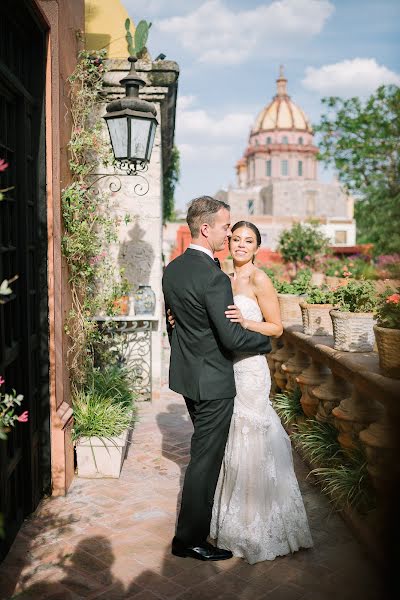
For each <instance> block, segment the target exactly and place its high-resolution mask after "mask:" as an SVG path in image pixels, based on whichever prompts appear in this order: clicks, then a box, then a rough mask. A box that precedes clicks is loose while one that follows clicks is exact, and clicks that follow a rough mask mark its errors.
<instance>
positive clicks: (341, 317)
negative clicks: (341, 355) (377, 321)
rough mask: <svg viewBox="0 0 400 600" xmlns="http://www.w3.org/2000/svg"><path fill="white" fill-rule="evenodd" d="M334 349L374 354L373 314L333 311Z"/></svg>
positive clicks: (331, 313)
mask: <svg viewBox="0 0 400 600" xmlns="http://www.w3.org/2000/svg"><path fill="white" fill-rule="evenodd" d="M329 314H330V315H331V319H332V325H333V342H334V344H333V347H334V348H335V350H344V351H345V352H372V350H373V348H374V341H375V339H374V315H373V313H352V312H342V311H340V310H335V309H333V310H331V311H330V313H329Z"/></svg>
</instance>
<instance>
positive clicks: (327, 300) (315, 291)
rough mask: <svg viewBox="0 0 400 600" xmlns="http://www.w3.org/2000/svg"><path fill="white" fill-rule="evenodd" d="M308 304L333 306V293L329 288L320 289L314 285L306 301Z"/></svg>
mask: <svg viewBox="0 0 400 600" xmlns="http://www.w3.org/2000/svg"><path fill="white" fill-rule="evenodd" d="M305 301H306V302H307V303H308V304H332V303H333V301H334V298H333V292H332V290H330V289H329V288H328V287H327V286H322V287H318V286H317V285H313V286H312V287H311V288H310V290H309V292H308V295H307V297H306V299H305Z"/></svg>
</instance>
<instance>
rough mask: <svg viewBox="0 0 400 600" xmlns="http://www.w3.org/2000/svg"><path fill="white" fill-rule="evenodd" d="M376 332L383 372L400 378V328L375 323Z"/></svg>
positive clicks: (388, 375)
mask: <svg viewBox="0 0 400 600" xmlns="http://www.w3.org/2000/svg"><path fill="white" fill-rule="evenodd" d="M374 332H375V339H376V345H377V346H378V354H379V366H380V368H381V369H382V372H383V374H384V375H386V377H393V378H394V379H400V329H390V328H389V327H379V326H378V325H374Z"/></svg>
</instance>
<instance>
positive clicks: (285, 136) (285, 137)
mask: <svg viewBox="0 0 400 600" xmlns="http://www.w3.org/2000/svg"><path fill="white" fill-rule="evenodd" d="M288 143H289V140H288V136H287V135H284V136H283V138H282V144H288Z"/></svg>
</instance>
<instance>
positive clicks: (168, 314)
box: [167, 308, 175, 329]
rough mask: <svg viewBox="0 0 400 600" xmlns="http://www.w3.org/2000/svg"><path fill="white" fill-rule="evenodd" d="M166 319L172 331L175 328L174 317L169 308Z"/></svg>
mask: <svg viewBox="0 0 400 600" xmlns="http://www.w3.org/2000/svg"><path fill="white" fill-rule="evenodd" d="M167 319H168V323H169V324H170V325H171V327H172V329H173V328H174V327H175V318H174V315H173V314H172V312H171V309H170V308H169V309H168V310H167Z"/></svg>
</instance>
